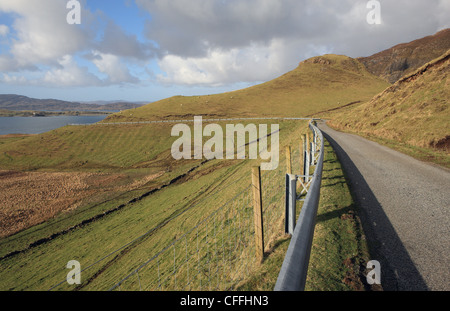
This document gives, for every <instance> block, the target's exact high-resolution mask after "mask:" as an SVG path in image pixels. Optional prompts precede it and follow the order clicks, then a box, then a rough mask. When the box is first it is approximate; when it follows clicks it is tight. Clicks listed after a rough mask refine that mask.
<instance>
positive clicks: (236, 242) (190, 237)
mask: <svg viewBox="0 0 450 311" xmlns="http://www.w3.org/2000/svg"><path fill="white" fill-rule="evenodd" d="M277 173H279V170H275V171H267V173H265V174H263V175H262V185H263V189H264V191H263V202H266V204H265V207H264V209H263V219H264V226H265V228H264V229H265V230H264V240H265V241H269V242H270V241H271V240H273V239H274V238H275V237H276V236H278V235H280V234H282V232H283V206H282V201H283V200H282V197H283V195H284V193H283V184H282V183H280V181H279V180H277V178H276V176H277V175H278V176H279V175H280V174H277ZM251 187H252V184H251V183H250V182H249V183H248V185H247V186H245V187H244V188H243V189H242V190H241V191H240V192H239V193H238V194H236V195H235V196H234V197H233V198H232V199H230V200H229V201H227V202H226V203H225V204H223V205H221V206H220V207H219V208H217V209H215V210H214V211H213V212H211V213H210V214H209V215H207V216H205V217H204V218H203V219H201V220H199V221H198V223H197V225H195V226H194V227H192V228H191V229H189V230H188V231H187V232H185V233H184V234H182V235H181V236H179V237H178V238H177V239H175V240H174V241H173V242H172V243H170V244H168V245H167V246H166V247H164V248H163V249H162V250H161V251H159V252H158V253H156V254H155V255H154V256H152V257H151V258H149V259H148V260H146V261H145V262H143V263H142V264H141V265H140V266H139V267H137V268H136V269H134V271H132V272H131V273H130V274H129V275H127V276H126V277H124V278H123V279H122V280H120V281H119V282H118V283H116V284H115V285H114V286H112V287H111V288H110V290H124V291H126V290H133V291H134V290H149V291H157V290H164V291H167V290H170V291H173V290H180V291H182V290H188V291H194V290H195V291H196V290H209V291H211V290H213V291H214V290H234V289H236V287H237V286H239V283H240V282H241V281H243V280H244V279H245V277H246V276H247V275H248V274H249V273H251V271H252V270H253V269H254V268H255V267H256V266H257V265H256V261H257V259H256V256H255V227H254V209H253V202H252V200H253V199H252V189H251Z"/></svg>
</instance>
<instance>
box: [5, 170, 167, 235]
mask: <svg viewBox="0 0 450 311" xmlns="http://www.w3.org/2000/svg"><path fill="white" fill-rule="evenodd" d="M162 174H163V172H160V173H156V174H150V175H145V176H143V177H142V178H136V179H130V177H129V176H127V175H126V174H119V173H113V174H106V173H80V172H77V173H72V172H69V173H68V172H57V173H52V172H17V171H0V220H1V221H0V237H6V236H10V235H12V234H14V233H17V232H19V231H21V230H24V229H27V228H29V227H32V226H34V225H37V224H39V223H42V222H44V221H46V220H48V219H50V218H53V217H55V216H56V215H58V214H59V213H61V212H68V211H70V210H73V209H76V208H77V207H79V206H80V205H81V204H83V202H84V201H85V200H86V199H88V198H90V200H92V198H93V197H94V199H95V197H102V195H105V194H108V193H114V192H124V191H129V190H132V189H135V188H138V187H141V186H143V185H145V184H146V183H148V182H150V181H152V180H154V179H155V178H157V177H159V176H161V175H162Z"/></svg>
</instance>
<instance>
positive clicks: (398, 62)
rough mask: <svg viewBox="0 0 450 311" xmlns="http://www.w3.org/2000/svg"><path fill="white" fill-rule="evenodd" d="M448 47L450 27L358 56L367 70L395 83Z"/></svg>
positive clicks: (449, 43)
mask: <svg viewBox="0 0 450 311" xmlns="http://www.w3.org/2000/svg"><path fill="white" fill-rule="evenodd" d="M448 49H450V29H444V30H441V31H439V32H438V33H436V34H434V35H432V36H428V37H425V38H421V39H418V40H414V41H412V42H409V43H402V44H398V45H396V46H394V47H392V48H390V49H387V50H384V51H382V52H379V53H376V54H374V55H372V56H369V57H361V58H358V60H359V61H360V62H362V63H363V64H364V65H365V66H366V68H367V70H369V72H371V73H373V74H374V75H377V76H379V77H382V78H383V79H385V80H386V81H389V82H390V83H395V82H396V81H398V80H399V79H400V78H401V77H402V76H404V75H408V74H411V73H413V72H414V71H416V70H417V69H418V68H419V67H421V66H423V65H425V64H426V63H428V62H430V61H432V60H433V59H435V58H437V57H439V56H440V55H442V54H444V53H445V52H446V51H447V50H448Z"/></svg>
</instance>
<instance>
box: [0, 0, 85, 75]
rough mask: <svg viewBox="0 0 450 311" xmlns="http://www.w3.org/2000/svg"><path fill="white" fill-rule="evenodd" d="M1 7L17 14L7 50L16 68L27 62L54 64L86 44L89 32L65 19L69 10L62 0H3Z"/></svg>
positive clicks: (28, 63) (29, 63) (18, 68)
mask: <svg viewBox="0 0 450 311" xmlns="http://www.w3.org/2000/svg"><path fill="white" fill-rule="evenodd" d="M0 11H3V12H7V13H14V14H16V16H17V17H16V18H15V21H14V23H13V28H14V30H15V33H16V38H15V39H13V40H12V44H11V46H10V51H9V54H10V55H11V57H12V58H13V59H14V60H15V62H16V64H17V70H20V69H23V68H25V67H28V66H30V65H37V64H47V65H51V64H57V60H58V59H59V58H60V57H63V56H64V55H68V54H73V53H75V52H76V51H79V50H82V49H84V48H86V47H87V45H88V42H89V38H90V35H89V33H88V32H87V31H85V30H84V29H83V28H81V27H74V26H73V25H69V24H68V23H67V22H66V15H67V12H68V11H67V9H66V6H65V2H64V1H59V0H40V1H36V2H35V1H33V2H30V1H27V0H2V1H1V2H0ZM83 13H85V15H88V13H87V12H83Z"/></svg>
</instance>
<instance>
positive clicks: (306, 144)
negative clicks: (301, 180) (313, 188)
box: [302, 135, 310, 182]
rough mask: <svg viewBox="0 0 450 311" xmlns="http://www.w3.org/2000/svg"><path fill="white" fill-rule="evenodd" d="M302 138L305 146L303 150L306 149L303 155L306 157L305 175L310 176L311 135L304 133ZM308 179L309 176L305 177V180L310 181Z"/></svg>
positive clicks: (304, 163) (304, 161)
mask: <svg viewBox="0 0 450 311" xmlns="http://www.w3.org/2000/svg"><path fill="white" fill-rule="evenodd" d="M302 139H303V142H304V147H303V150H304V153H303V157H304V160H303V175H305V176H309V163H310V160H309V155H310V150H309V148H310V146H309V136H308V135H303V137H302ZM308 181H309V177H305V182H308Z"/></svg>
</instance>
